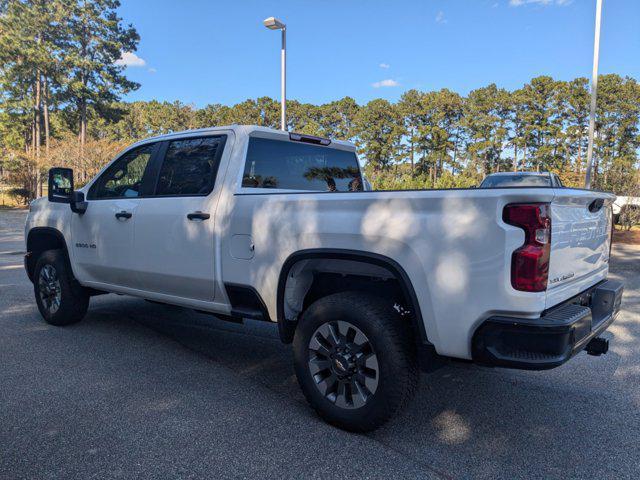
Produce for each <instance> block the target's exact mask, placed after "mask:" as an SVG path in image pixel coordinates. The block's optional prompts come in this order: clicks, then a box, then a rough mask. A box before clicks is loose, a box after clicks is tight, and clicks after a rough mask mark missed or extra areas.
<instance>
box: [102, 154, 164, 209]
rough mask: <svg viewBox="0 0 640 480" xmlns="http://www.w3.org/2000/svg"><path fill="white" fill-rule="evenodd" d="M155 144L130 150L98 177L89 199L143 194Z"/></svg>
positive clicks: (129, 196)
mask: <svg viewBox="0 0 640 480" xmlns="http://www.w3.org/2000/svg"><path fill="white" fill-rule="evenodd" d="M154 148H155V144H148V145H143V146H141V147H138V148H134V149H133V150H130V151H128V152H127V153H125V154H124V155H123V156H122V157H120V158H119V159H118V160H116V161H115V162H114V163H113V164H112V165H111V166H110V167H109V168H107V170H106V171H105V172H104V173H103V174H102V175H101V176H100V178H98V180H97V181H96V183H94V184H93V186H92V187H91V189H90V191H89V199H97V200H100V199H107V198H135V197H139V196H141V195H142V180H143V177H144V174H145V171H146V170H147V166H148V165H149V160H150V159H151V156H152V154H153V150H154Z"/></svg>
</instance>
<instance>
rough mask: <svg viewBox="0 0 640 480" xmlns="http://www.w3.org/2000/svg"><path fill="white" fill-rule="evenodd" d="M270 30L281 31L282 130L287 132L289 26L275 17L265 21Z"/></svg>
mask: <svg viewBox="0 0 640 480" xmlns="http://www.w3.org/2000/svg"><path fill="white" fill-rule="evenodd" d="M262 23H264V26H265V27H267V28H268V29H270V30H280V32H281V33H282V47H281V50H280V105H281V107H280V130H283V131H286V130H287V26H286V25H285V24H284V23H282V22H281V21H280V20H278V19H277V18H275V17H269V18H267V19H265V20H264V22H262Z"/></svg>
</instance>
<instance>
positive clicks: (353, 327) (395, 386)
mask: <svg viewBox="0 0 640 480" xmlns="http://www.w3.org/2000/svg"><path fill="white" fill-rule="evenodd" d="M293 348H294V359H295V370H296V376H297V378H298V382H299V383H300V386H301V388H302V391H303V392H304V394H305V397H306V398H307V400H308V401H309V403H310V404H311V406H312V407H313V408H314V409H315V410H316V411H317V412H318V414H319V415H320V416H321V417H322V418H323V419H324V420H326V421H327V422H329V423H331V424H333V425H335V426H337V427H340V428H343V429H345V430H350V431H357V432H365V431H370V430H373V429H375V428H377V427H379V426H380V425H382V424H383V423H385V422H386V421H388V420H389V419H390V418H391V417H393V416H394V415H395V414H396V413H397V412H399V411H400V410H401V409H402V407H403V406H404V405H405V404H406V403H407V401H408V400H409V399H410V398H411V395H412V394H413V392H414V391H415V388H416V386H417V381H418V369H417V363H416V357H415V348H414V345H413V342H412V341H411V335H410V329H409V328H408V325H407V324H406V323H405V321H403V320H402V319H401V318H400V317H399V316H398V314H397V312H396V311H395V310H394V309H393V308H392V304H391V302H389V301H385V300H384V299H380V298H378V297H374V296H371V295H367V294H363V293H360V292H344V293H337V294H334V295H330V296H327V297H324V298H321V299H319V300H317V301H316V302H315V303H313V304H312V305H311V306H309V308H308V309H307V310H306V311H305V313H304V315H303V317H302V319H301V320H300V324H299V325H298V328H297V330H296V334H295V338H294V342H293Z"/></svg>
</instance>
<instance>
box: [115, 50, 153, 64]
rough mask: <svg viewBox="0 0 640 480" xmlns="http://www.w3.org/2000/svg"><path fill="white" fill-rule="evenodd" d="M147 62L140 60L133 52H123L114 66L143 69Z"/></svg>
mask: <svg viewBox="0 0 640 480" xmlns="http://www.w3.org/2000/svg"><path fill="white" fill-rule="evenodd" d="M146 64H147V62H145V61H144V59H143V58H140V57H139V56H137V55H136V54H135V53H133V52H124V53H123V54H122V55H121V56H120V58H119V59H118V60H116V65H121V66H124V67H144V66H145V65H146Z"/></svg>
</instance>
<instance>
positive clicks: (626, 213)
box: [611, 196, 640, 228]
mask: <svg viewBox="0 0 640 480" xmlns="http://www.w3.org/2000/svg"><path fill="white" fill-rule="evenodd" d="M611 208H612V209H613V220H614V222H615V223H620V224H623V225H624V226H625V227H628V228H631V227H632V226H633V225H636V224H638V223H640V197H625V196H619V197H616V199H615V201H614V202H613V205H611Z"/></svg>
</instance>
